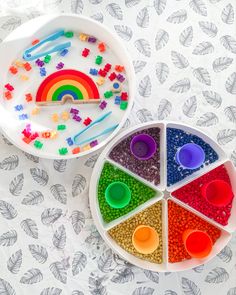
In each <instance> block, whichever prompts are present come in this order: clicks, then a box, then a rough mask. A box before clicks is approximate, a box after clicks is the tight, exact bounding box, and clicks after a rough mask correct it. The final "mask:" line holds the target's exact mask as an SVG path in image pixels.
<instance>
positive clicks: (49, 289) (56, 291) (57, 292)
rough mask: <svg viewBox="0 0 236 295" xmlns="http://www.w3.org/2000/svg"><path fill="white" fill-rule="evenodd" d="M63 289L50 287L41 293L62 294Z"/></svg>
mask: <svg viewBox="0 0 236 295" xmlns="http://www.w3.org/2000/svg"><path fill="white" fill-rule="evenodd" d="M61 292H62V289H59V288H54V287H51V288H50V287H48V288H45V289H43V290H42V292H41V293H40V295H61Z"/></svg>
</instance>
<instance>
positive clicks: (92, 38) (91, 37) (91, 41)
mask: <svg viewBox="0 0 236 295" xmlns="http://www.w3.org/2000/svg"><path fill="white" fill-rule="evenodd" d="M96 41H97V39H96V38H95V37H93V36H89V37H88V42H89V43H96Z"/></svg>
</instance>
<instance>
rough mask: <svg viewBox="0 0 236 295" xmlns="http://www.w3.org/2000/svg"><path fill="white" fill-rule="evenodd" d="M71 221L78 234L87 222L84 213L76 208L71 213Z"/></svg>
mask: <svg viewBox="0 0 236 295" xmlns="http://www.w3.org/2000/svg"><path fill="white" fill-rule="evenodd" d="M71 223H72V226H73V229H74V231H75V233H76V234H77V235H78V234H79V233H80V232H81V229H82V228H83V227H84V224H85V216H84V213H83V212H81V211H78V210H74V211H73V212H72V215H71Z"/></svg>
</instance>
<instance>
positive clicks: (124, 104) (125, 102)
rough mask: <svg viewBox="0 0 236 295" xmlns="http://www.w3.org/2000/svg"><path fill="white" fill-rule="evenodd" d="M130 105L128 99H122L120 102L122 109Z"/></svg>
mask: <svg viewBox="0 0 236 295" xmlns="http://www.w3.org/2000/svg"><path fill="white" fill-rule="evenodd" d="M127 107H128V102H127V101H121V103H120V109H121V110H126V109H127Z"/></svg>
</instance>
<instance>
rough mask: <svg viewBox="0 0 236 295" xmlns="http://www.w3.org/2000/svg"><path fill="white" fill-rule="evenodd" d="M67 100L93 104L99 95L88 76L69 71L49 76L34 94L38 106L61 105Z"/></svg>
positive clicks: (98, 99)
mask: <svg viewBox="0 0 236 295" xmlns="http://www.w3.org/2000/svg"><path fill="white" fill-rule="evenodd" d="M67 99H70V100H71V101H72V102H73V103H93V102H99V101H100V95H99V92H98V89H97V86H96V84H95V83H94V81H93V80H92V79H91V78H90V77H89V76H87V75H86V74H84V73H82V72H80V71H77V70H71V69H70V70H61V71H58V72H55V73H53V74H51V75H49V76H48V77H47V78H46V79H45V80H44V81H43V82H42V83H41V84H40V86H39V88H38V91H37V94H36V103H37V104H40V105H47V104H56V103H57V104H63V103H64V102H65V101H66V100H67Z"/></svg>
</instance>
